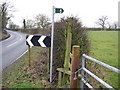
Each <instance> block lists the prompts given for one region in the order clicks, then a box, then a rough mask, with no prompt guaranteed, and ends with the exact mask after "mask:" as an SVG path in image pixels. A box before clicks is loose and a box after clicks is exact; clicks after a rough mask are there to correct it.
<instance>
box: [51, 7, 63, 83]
mask: <svg viewBox="0 0 120 90" xmlns="http://www.w3.org/2000/svg"><path fill="white" fill-rule="evenodd" d="M63 12H64V10H63V9H62V8H55V7H54V6H53V8H52V32H51V55H50V82H52V62H53V40H54V14H55V13H63Z"/></svg>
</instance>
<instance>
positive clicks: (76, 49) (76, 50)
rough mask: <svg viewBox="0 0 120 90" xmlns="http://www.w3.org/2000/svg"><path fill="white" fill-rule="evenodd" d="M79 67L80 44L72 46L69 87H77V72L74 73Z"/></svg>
mask: <svg viewBox="0 0 120 90" xmlns="http://www.w3.org/2000/svg"><path fill="white" fill-rule="evenodd" d="M79 68H80V46H78V45H74V46H73V47H72V68H71V73H72V74H71V79H70V88H78V79H77V78H78V73H77V74H74V72H76V71H77V70H78V69H79Z"/></svg>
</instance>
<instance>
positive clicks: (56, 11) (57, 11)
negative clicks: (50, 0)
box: [55, 8, 64, 13]
mask: <svg viewBox="0 0 120 90" xmlns="http://www.w3.org/2000/svg"><path fill="white" fill-rule="evenodd" d="M63 12H64V10H63V9H62V8H55V13H63Z"/></svg>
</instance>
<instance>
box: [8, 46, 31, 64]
mask: <svg viewBox="0 0 120 90" xmlns="http://www.w3.org/2000/svg"><path fill="white" fill-rule="evenodd" d="M30 48H32V47H30ZM27 52H28V49H27V50H26V51H25V52H23V54H22V55H20V56H19V57H18V58H16V59H15V60H14V61H13V62H11V63H10V64H13V63H14V62H15V61H16V60H18V59H19V58H21V57H22V56H23V55H24V54H25V53H27Z"/></svg>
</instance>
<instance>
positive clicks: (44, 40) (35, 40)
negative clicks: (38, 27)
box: [26, 35, 51, 47]
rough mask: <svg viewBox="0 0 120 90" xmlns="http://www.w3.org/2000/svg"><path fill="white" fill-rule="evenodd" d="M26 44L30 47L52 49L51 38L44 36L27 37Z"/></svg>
mask: <svg viewBox="0 0 120 90" xmlns="http://www.w3.org/2000/svg"><path fill="white" fill-rule="evenodd" d="M26 44H27V45H29V46H41V47H51V37H50V36H44V35H27V36H26Z"/></svg>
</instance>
